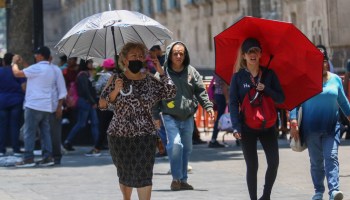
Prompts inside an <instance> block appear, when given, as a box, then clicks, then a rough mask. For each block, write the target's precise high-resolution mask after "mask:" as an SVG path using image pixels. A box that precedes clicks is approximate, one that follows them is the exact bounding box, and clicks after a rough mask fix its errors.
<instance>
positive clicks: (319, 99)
mask: <svg viewBox="0 0 350 200" xmlns="http://www.w3.org/2000/svg"><path fill="white" fill-rule="evenodd" d="M339 107H340V108H341V109H342V111H343V112H344V114H345V115H346V116H350V105H349V102H348V100H347V98H346V96H345V93H344V89H343V86H342V81H341V79H340V77H339V76H337V75H335V74H333V73H330V78H329V80H328V81H327V82H325V83H323V89H322V92H321V93H320V94H318V95H316V96H314V97H312V98H311V99H309V100H307V101H306V102H304V103H303V104H302V108H303V115H302V127H301V130H302V132H303V134H305V135H306V134H317V133H330V134H334V133H335V128H336V123H337V120H338V117H339V116H338V115H339V113H338V110H339ZM296 114H297V110H296V109H293V110H292V111H291V113H290V119H296Z"/></svg>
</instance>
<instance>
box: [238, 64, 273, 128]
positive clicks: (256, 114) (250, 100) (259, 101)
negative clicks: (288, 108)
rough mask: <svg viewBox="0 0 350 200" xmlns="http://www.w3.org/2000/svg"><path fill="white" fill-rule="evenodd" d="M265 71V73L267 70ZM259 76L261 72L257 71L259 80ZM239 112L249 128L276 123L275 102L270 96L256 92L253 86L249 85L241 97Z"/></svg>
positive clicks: (266, 126)
mask: <svg viewBox="0 0 350 200" xmlns="http://www.w3.org/2000/svg"><path fill="white" fill-rule="evenodd" d="M265 73H267V70H266V71H265ZM261 76H262V72H261V73H259V79H260V80H261V78H262V77H261ZM252 81H253V80H252ZM241 113H242V115H243V120H244V123H245V124H246V125H247V126H248V127H249V128H251V129H258V130H259V129H266V128H271V127H272V126H274V125H275V124H276V120H277V110H276V107H275V102H274V101H273V99H272V98H271V97H269V96H267V95H265V94H264V93H261V92H258V91H257V90H256V89H255V87H254V86H251V87H250V90H249V91H248V92H247V94H246V95H245V96H244V98H243V102H242V103H241Z"/></svg>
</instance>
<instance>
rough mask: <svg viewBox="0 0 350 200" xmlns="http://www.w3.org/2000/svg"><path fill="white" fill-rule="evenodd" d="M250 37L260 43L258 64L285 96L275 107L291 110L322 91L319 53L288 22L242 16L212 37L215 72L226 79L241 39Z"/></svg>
mask: <svg viewBox="0 0 350 200" xmlns="http://www.w3.org/2000/svg"><path fill="white" fill-rule="evenodd" d="M248 37H253V38H256V39H258V40H259V41H260V44H261V47H262V58H261V65H262V66H266V65H267V63H268V61H269V58H270V55H273V59H272V61H271V63H270V66H269V68H271V69H272V70H273V71H274V72H275V73H276V74H277V76H278V79H279V81H280V83H281V86H282V89H283V91H284V94H285V96H286V100H285V102H284V103H283V104H279V105H278V107H279V108H283V109H287V110H291V109H293V108H295V107H296V106H298V105H299V104H301V103H302V102H304V101H306V100H307V99H309V98H311V97H312V96H314V95H316V94H318V93H320V92H322V66H323V54H322V53H321V52H320V51H319V50H318V49H317V48H316V47H315V45H314V44H312V43H311V41H310V40H309V39H308V38H307V37H306V36H305V35H304V34H303V33H302V32H301V31H300V30H299V29H297V28H296V27H295V26H294V25H293V24H292V23H288V22H281V21H275V20H267V19H261V18H255V17H243V18H242V19H240V20H239V21H238V22H236V23H235V24H233V25H232V26H231V27H229V28H227V29H226V30H224V31H223V32H221V33H220V34H218V35H217V36H215V37H214V41H215V65H216V67H215V73H216V74H217V75H218V76H220V77H221V78H223V79H224V80H225V81H226V82H227V83H230V81H231V77H232V75H233V74H234V73H235V67H234V65H235V63H236V59H237V55H238V52H239V49H240V47H241V44H242V42H243V41H244V40H245V39H246V38H248Z"/></svg>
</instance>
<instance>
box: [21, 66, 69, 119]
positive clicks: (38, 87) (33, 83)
mask: <svg viewBox="0 0 350 200" xmlns="http://www.w3.org/2000/svg"><path fill="white" fill-rule="evenodd" d="M23 72H24V74H25V76H26V78H27V88H26V94H25V101H24V107H27V108H31V109H33V110H38V111H44V112H50V113H52V112H55V111H56V108H57V101H58V99H57V96H60V95H62V96H63V93H64V92H61V93H60V92H58V88H60V87H59V86H57V85H59V84H57V83H58V81H56V80H59V79H56V77H57V76H59V74H58V73H56V69H55V67H53V65H51V64H50V63H49V62H48V61H40V62H38V63H36V64H33V65H31V66H29V67H27V68H25V69H23ZM65 93H67V91H66V92H65ZM58 94H60V95H58Z"/></svg>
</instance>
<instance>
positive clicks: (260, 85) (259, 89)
mask: <svg viewBox="0 0 350 200" xmlns="http://www.w3.org/2000/svg"><path fill="white" fill-rule="evenodd" d="M264 89H265V85H264V84H262V83H259V84H258V85H257V86H256V90H258V91H263V90H264Z"/></svg>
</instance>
